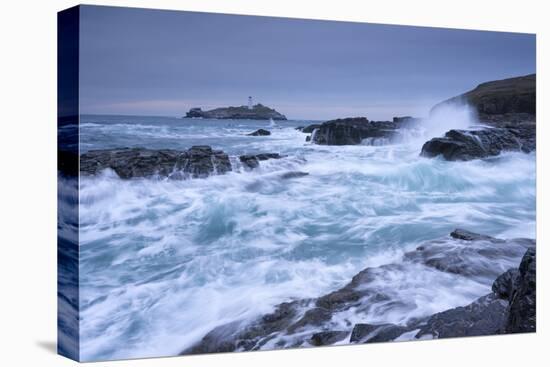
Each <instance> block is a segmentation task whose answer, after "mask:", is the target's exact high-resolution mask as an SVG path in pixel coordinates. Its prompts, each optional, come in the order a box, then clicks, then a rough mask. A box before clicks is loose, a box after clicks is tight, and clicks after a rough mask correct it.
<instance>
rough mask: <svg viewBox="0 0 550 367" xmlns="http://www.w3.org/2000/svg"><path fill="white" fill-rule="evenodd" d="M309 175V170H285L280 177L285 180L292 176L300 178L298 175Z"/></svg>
mask: <svg viewBox="0 0 550 367" xmlns="http://www.w3.org/2000/svg"><path fill="white" fill-rule="evenodd" d="M307 175H309V172H302V171H291V172H285V173H283V174H282V175H281V176H280V177H281V178H282V179H283V180H288V179H291V178H298V177H304V176H307Z"/></svg>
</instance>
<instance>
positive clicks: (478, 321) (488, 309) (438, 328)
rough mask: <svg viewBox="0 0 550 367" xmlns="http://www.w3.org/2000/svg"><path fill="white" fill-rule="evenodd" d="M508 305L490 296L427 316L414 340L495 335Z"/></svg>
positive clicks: (500, 327)
mask: <svg viewBox="0 0 550 367" xmlns="http://www.w3.org/2000/svg"><path fill="white" fill-rule="evenodd" d="M507 306H508V302H506V301H505V300H502V299H499V298H498V297H497V296H496V295H495V294H493V293H491V294H488V295H486V296H483V297H481V298H479V299H477V300H476V301H474V302H473V303H471V304H469V305H467V306H465V307H457V308H453V309H450V310H447V311H443V312H440V313H436V314H435V315H433V316H431V317H430V318H429V319H428V320H427V321H426V323H425V325H422V326H421V328H420V331H419V332H418V333H417V334H416V336H415V337H416V338H421V337H425V336H431V337H433V338H436V339H437V338H454V337H462V336H481V335H495V334H499V333H500V332H501V330H502V326H503V325H504V323H505V321H506V318H507V315H508V313H507Z"/></svg>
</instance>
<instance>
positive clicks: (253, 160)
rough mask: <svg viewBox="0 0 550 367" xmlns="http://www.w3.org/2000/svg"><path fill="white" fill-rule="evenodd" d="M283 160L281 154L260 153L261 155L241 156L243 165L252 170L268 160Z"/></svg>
mask: <svg viewBox="0 0 550 367" xmlns="http://www.w3.org/2000/svg"><path fill="white" fill-rule="evenodd" d="M280 158H283V157H282V156H281V155H280V154H279V153H260V154H245V155H241V156H239V160H240V161H241V163H242V164H243V165H244V166H245V167H247V168H250V169H253V168H257V167H259V166H260V161H266V160H268V159H280Z"/></svg>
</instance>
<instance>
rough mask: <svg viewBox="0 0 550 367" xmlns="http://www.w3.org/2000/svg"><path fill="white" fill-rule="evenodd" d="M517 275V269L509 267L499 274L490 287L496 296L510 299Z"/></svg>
mask: <svg viewBox="0 0 550 367" xmlns="http://www.w3.org/2000/svg"><path fill="white" fill-rule="evenodd" d="M518 275H519V270H518V269H509V270H507V271H506V272H504V273H502V274H501V275H499V276H498V278H496V279H495V281H494V282H493V286H492V287H491V289H492V291H493V293H495V294H496V295H497V297H498V298H501V299H504V300H506V301H510V298H511V297H512V293H513V292H514V288H515V283H516V280H517V277H518Z"/></svg>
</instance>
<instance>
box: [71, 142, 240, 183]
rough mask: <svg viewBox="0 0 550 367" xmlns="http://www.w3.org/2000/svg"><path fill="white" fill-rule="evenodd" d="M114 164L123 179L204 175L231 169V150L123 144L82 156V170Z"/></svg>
mask: <svg viewBox="0 0 550 367" xmlns="http://www.w3.org/2000/svg"><path fill="white" fill-rule="evenodd" d="M107 168H110V169H112V170H113V171H115V172H116V174H117V175H118V176H119V177H120V178H123V179H130V178H138V177H161V178H162V177H169V178H175V179H182V178H187V177H190V178H203V177H207V176H209V175H212V174H224V173H226V172H229V171H231V163H230V162H229V157H228V156H227V154H225V153H224V152H222V151H221V150H213V149H212V148H211V147H209V146H205V145H201V146H193V147H191V148H190V149H189V150H187V151H178V150H170V149H162V150H154V149H145V148H123V149H103V150H91V151H88V152H86V153H84V154H82V155H81V156H80V172H81V173H82V174H84V175H95V174H98V173H99V172H101V171H103V170H105V169H107Z"/></svg>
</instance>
